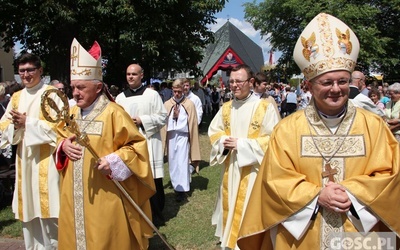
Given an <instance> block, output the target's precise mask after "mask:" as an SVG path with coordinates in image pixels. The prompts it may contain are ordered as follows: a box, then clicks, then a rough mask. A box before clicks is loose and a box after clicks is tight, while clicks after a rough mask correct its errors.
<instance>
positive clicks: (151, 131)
mask: <svg viewBox="0 0 400 250" xmlns="http://www.w3.org/2000/svg"><path fill="white" fill-rule="evenodd" d="M115 102H116V103H118V104H120V105H121V106H122V107H123V108H124V109H125V111H127V112H128V114H129V115H130V116H131V117H136V116H139V118H140V120H141V121H142V125H143V128H144V130H143V128H142V127H139V131H140V133H142V135H144V136H145V137H146V140H147V148H148V150H149V157H150V164H151V170H152V172H153V178H154V179H157V178H163V177H164V161H163V157H164V155H163V149H162V141H161V134H160V130H161V128H162V127H163V126H164V125H165V122H166V117H167V111H166V109H165V107H164V104H163V102H162V99H161V97H160V95H159V94H158V93H157V92H156V91H154V90H152V89H149V88H147V89H146V90H145V91H144V93H143V95H136V96H130V97H126V96H125V94H124V93H120V94H119V95H118V96H117V98H116V99H115Z"/></svg>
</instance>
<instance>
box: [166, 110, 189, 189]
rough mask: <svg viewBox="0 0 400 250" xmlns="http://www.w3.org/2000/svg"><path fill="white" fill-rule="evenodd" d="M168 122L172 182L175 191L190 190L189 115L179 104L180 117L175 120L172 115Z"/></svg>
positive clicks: (169, 162) (169, 161)
mask: <svg viewBox="0 0 400 250" xmlns="http://www.w3.org/2000/svg"><path fill="white" fill-rule="evenodd" d="M167 122H168V125H167V141H168V165H169V174H170V176H171V183H172V186H173V187H174V190H175V191H178V192H188V191H189V190H190V169H189V152H190V151H189V150H190V143H189V128H188V115H187V114H186V111H185V109H184V108H183V106H182V105H179V116H178V119H177V120H176V121H175V120H174V119H173V116H172V115H170V116H169V118H168V121H167Z"/></svg>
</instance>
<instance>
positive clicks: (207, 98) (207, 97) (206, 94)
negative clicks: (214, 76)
mask: <svg viewBox="0 0 400 250" xmlns="http://www.w3.org/2000/svg"><path fill="white" fill-rule="evenodd" d="M203 92H204V99H205V101H206V103H205V108H204V109H205V110H204V112H205V113H206V114H209V115H211V114H212V112H213V111H212V101H211V93H212V91H211V89H210V85H209V84H207V85H206V87H205V88H204V89H203Z"/></svg>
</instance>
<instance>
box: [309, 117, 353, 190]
mask: <svg viewBox="0 0 400 250" xmlns="http://www.w3.org/2000/svg"><path fill="white" fill-rule="evenodd" d="M308 126H309V128H310V135H311V139H312V141H313V143H314V146H315V148H316V149H317V151H318V153H319V154H320V155H321V157H322V158H323V159H324V161H325V166H324V171H323V172H322V173H321V175H322V178H326V177H328V179H329V181H332V182H335V178H334V175H335V174H337V173H338V170H337V169H336V168H332V166H331V160H332V158H333V157H334V156H335V155H336V153H337V152H338V151H339V149H340V148H341V147H342V146H343V143H344V141H345V140H346V138H347V135H348V134H349V131H347V134H346V136H345V137H344V138H343V140H342V141H341V142H340V145H338V147H337V148H336V149H335V152H333V153H332V155H331V156H330V157H329V159H328V158H327V157H325V156H324V154H322V152H321V150H320V149H319V147H318V145H317V143H316V142H315V138H314V136H313V134H312V132H311V125H310V124H308Z"/></svg>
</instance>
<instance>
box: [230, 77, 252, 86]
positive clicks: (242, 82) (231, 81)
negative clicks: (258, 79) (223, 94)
mask: <svg viewBox="0 0 400 250" xmlns="http://www.w3.org/2000/svg"><path fill="white" fill-rule="evenodd" d="M250 79H251V78H248V79H246V80H242V81H241V80H234V79H232V80H229V84H234V83H236V85H243V84H244V83H245V82H247V81H248V80H250Z"/></svg>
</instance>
